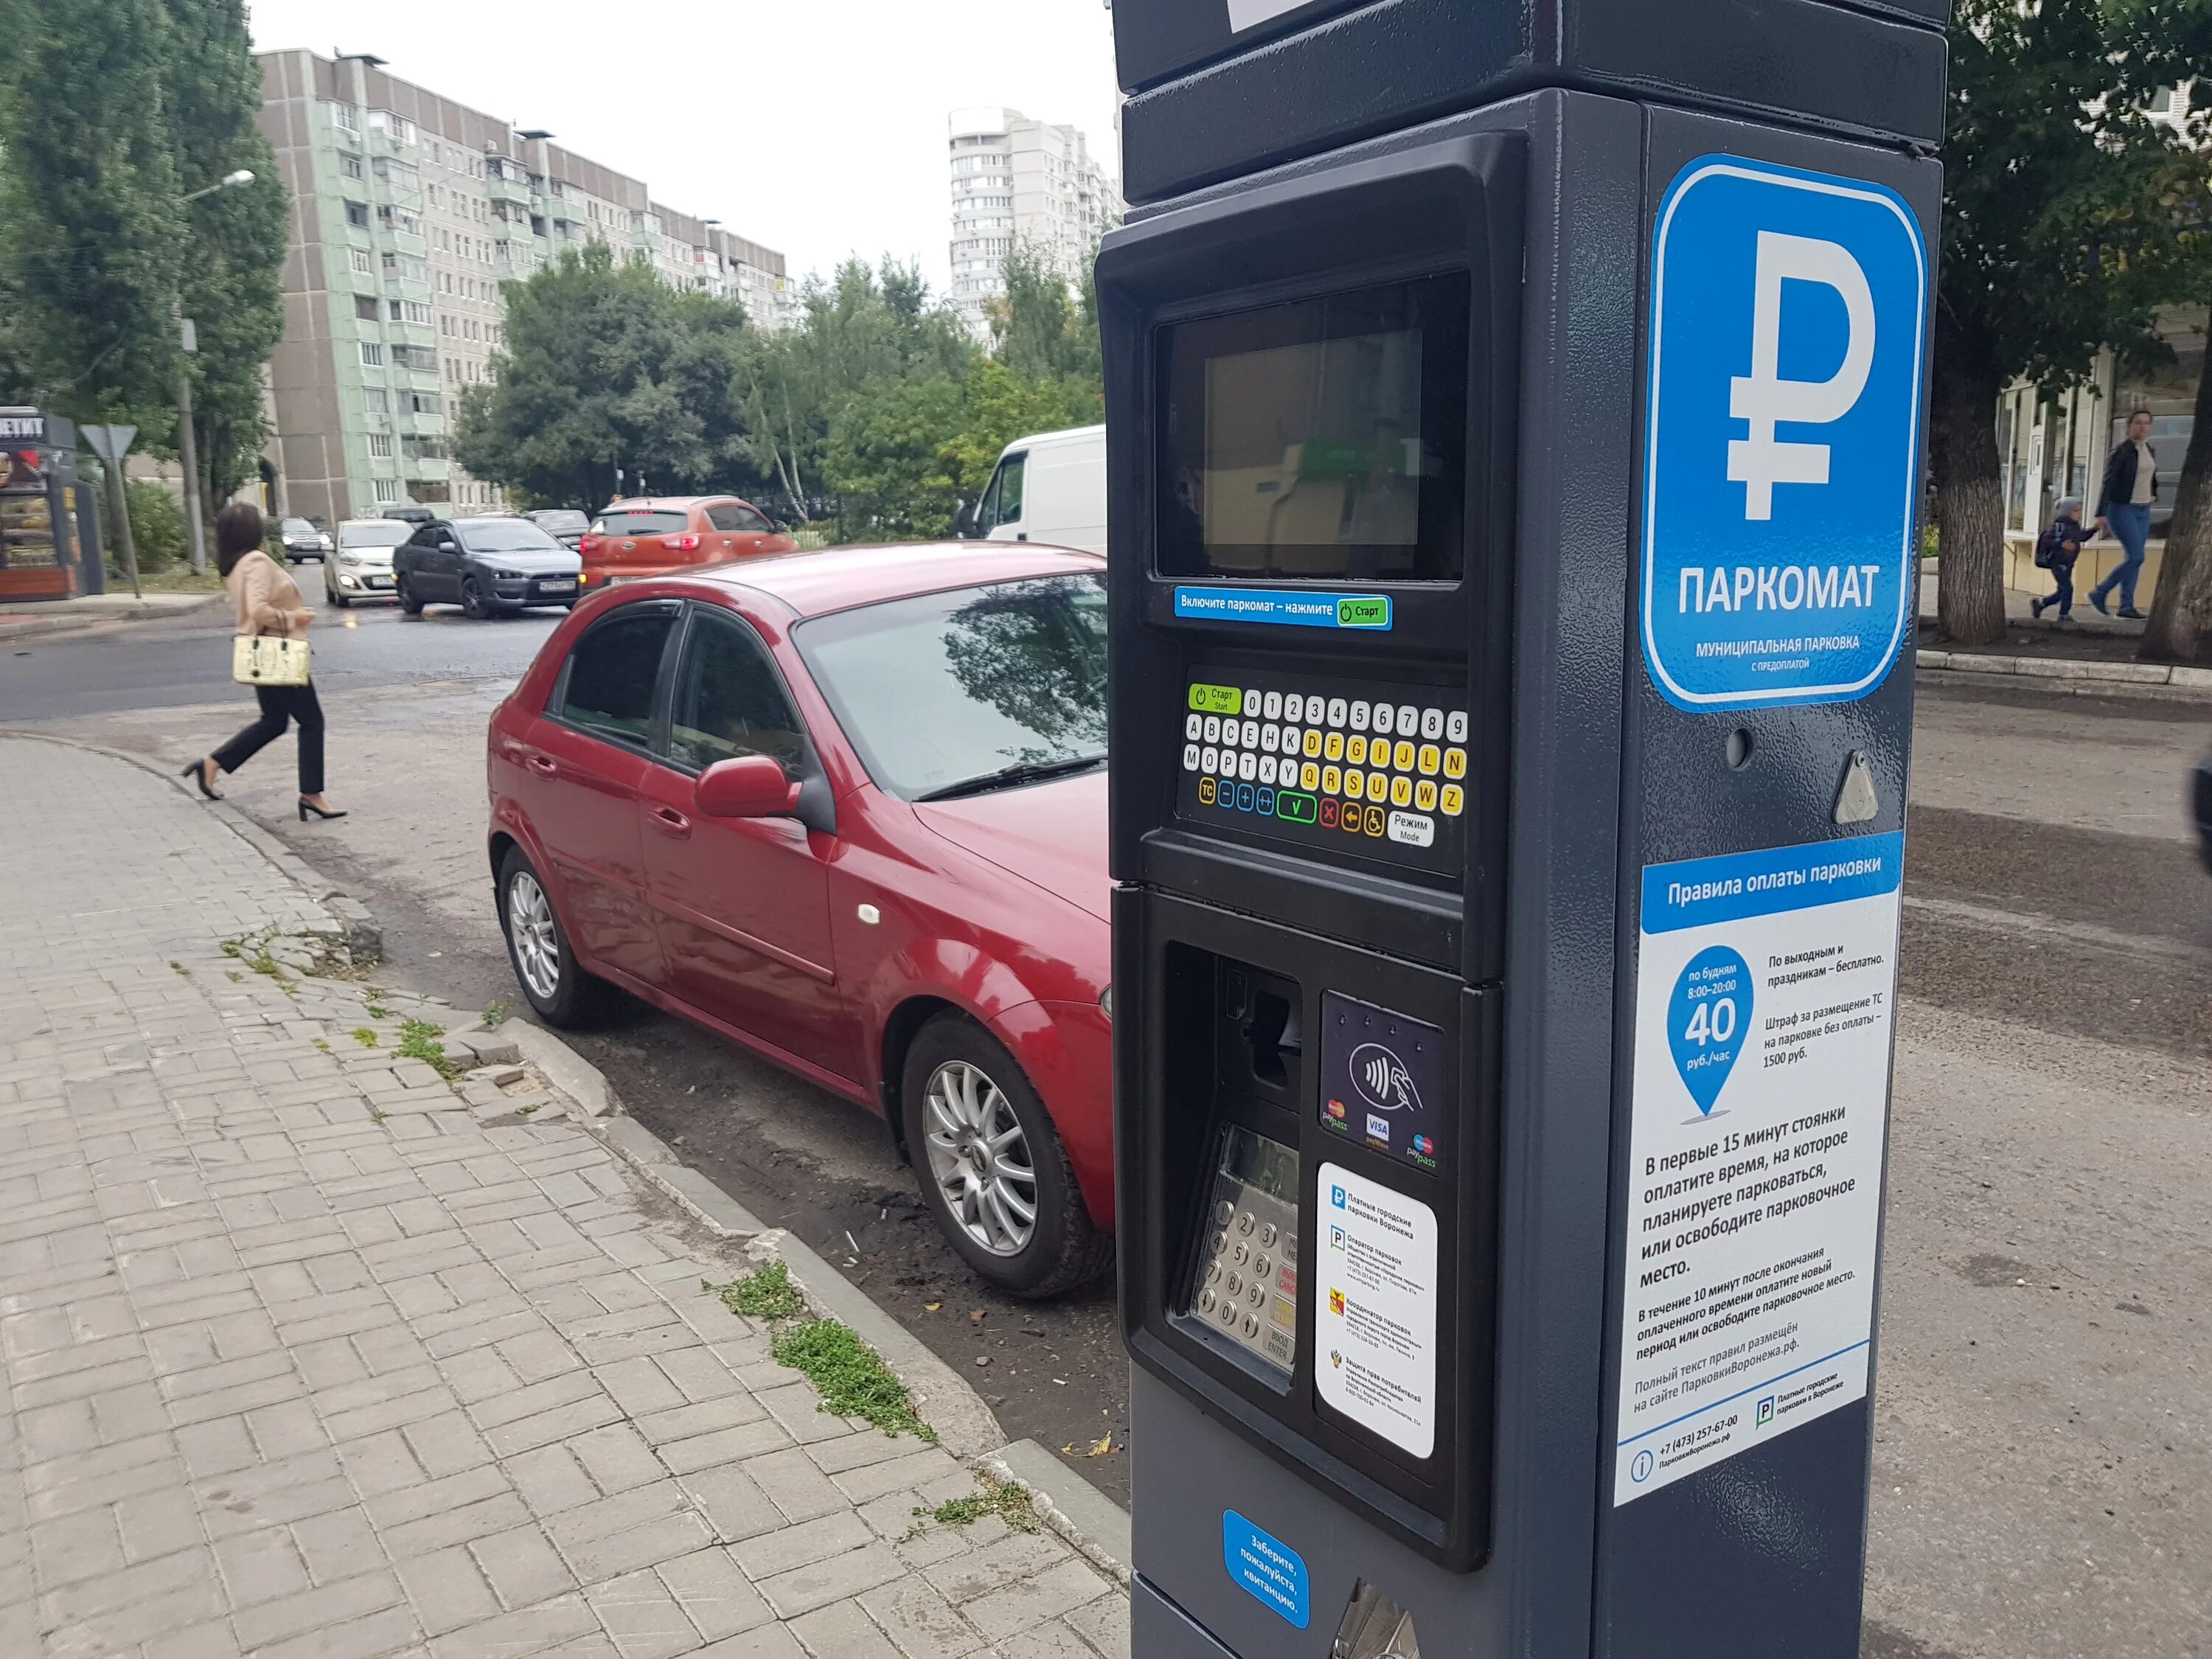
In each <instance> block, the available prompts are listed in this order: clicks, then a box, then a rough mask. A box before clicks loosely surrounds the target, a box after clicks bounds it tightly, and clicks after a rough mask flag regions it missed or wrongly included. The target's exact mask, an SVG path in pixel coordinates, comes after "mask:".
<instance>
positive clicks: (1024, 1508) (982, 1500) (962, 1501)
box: [914, 1470, 1038, 1532]
mask: <svg viewBox="0 0 2212 1659" xmlns="http://www.w3.org/2000/svg"><path fill="white" fill-rule="evenodd" d="M975 1486H976V1491H975V1492H974V1493H973V1494H971V1495H970V1496H969V1497H966V1498H948V1499H946V1500H945V1502H944V1503H942V1504H939V1505H938V1506H937V1507H936V1508H935V1509H929V1508H927V1507H917V1508H916V1509H915V1511H914V1512H915V1516H917V1517H926V1518H927V1519H929V1520H932V1521H934V1522H937V1523H938V1524H939V1525H940V1526H945V1527H969V1526H973V1525H974V1524H975V1522H978V1521H981V1519H982V1518H983V1517H984V1516H987V1515H995V1516H998V1517H999V1519H1000V1520H1001V1521H1003V1522H1006V1524H1007V1525H1008V1526H1010V1527H1012V1528H1013V1529H1014V1530H1015V1531H1016V1532H1035V1531H1036V1529H1037V1525H1038V1522H1037V1512H1036V1504H1033V1503H1031V1502H1030V1495H1029V1493H1028V1492H1027V1491H1026V1490H1024V1488H1022V1487H1020V1486H1016V1485H1015V1484H1014V1483H1013V1482H1012V1481H1011V1480H1000V1479H999V1478H998V1477H997V1476H996V1475H992V1474H983V1473H982V1472H981V1470H978V1471H977V1472H976V1475H975Z"/></svg>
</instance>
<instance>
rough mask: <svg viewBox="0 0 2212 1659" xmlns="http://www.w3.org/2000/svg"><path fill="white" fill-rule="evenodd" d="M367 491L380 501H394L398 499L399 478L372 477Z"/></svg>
mask: <svg viewBox="0 0 2212 1659" xmlns="http://www.w3.org/2000/svg"><path fill="white" fill-rule="evenodd" d="M369 492H370V494H372V495H374V496H375V497H376V499H377V500H378V501H398V499H399V480H398V479H397V478H373V479H371V480H370V481H369Z"/></svg>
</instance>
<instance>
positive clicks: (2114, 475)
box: [2089, 409, 2158, 621]
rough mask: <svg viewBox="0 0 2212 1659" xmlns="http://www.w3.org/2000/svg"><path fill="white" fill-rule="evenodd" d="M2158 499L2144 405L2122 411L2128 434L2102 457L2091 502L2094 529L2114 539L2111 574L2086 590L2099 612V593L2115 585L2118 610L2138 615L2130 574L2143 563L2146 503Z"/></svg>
mask: <svg viewBox="0 0 2212 1659" xmlns="http://www.w3.org/2000/svg"><path fill="white" fill-rule="evenodd" d="M2157 499H2158V452H2157V451H2156V450H2154V449H2153V448H2152V447H2150V410H2147V409H2138V410H2136V411H2135V412H2134V413H2133V414H2131V415H2130V416H2128V435H2127V436H2126V437H2124V438H2123V439H2121V440H2120V441H2119V442H2118V443H2117V444H2115V445H2113V446H2112V454H2111V456H2110V457H2109V458H2108V459H2106V462H2105V488H2104V493H2103V494H2102V495H2100V496H2099V497H2098V501H2097V528H2098V529H2100V530H2101V531H2104V532H2106V534H2108V535H2112V536H2117V537H2118V538H2119V541H2120V562H2119V566H2118V568H2117V569H2115V570H2114V571H2113V572H2112V574H2111V575H2109V576H2107V577H2106V578H2105V580H2102V581H2100V582H2099V583H2098V584H2097V585H2096V586H2094V587H2093V588H2091V589H2090V590H2089V603H2090V604H2091V605H2094V606H2096V607H2097V609H2098V610H2099V611H2104V614H2105V615H2106V616H2108V617H2109V616H2111V615H2112V612H2111V611H2105V596H2106V594H2108V593H2110V592H2112V590H2113V589H2114V588H2115V587H2117V588H2118V589H2119V590H2120V610H2119V614H2120V615H2121V616H2123V617H2127V618H2129V619H2130V621H2137V620H2140V619H2141V618H2142V611H2138V610H2136V575H2137V574H2139V573H2140V572H2141V571H2142V567H2143V544H2144V543H2146V542H2148V540H2150V509H2151V503H2152V502H2154V501H2156V500H2157Z"/></svg>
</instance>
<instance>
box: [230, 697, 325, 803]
mask: <svg viewBox="0 0 2212 1659" xmlns="http://www.w3.org/2000/svg"><path fill="white" fill-rule="evenodd" d="M253 695H254V696H257V697H258V698H259V699H260V700H261V718H260V719H259V720H256V721H254V722H253V724H252V725H251V726H247V727H246V729H245V730H244V731H243V732H240V733H239V734H238V735H237V736H236V737H234V738H232V739H231V740H230V741H229V742H228V743H227V744H223V746H222V748H220V749H218V750H216V751H215V763H216V765H217V766H219V767H221V768H222V769H223V770H224V771H226V772H235V771H236V770H238V769H239V768H240V767H241V766H243V765H245V764H246V762H248V761H250V760H252V758H253V757H255V756H256V755H258V754H259V753H260V752H261V751H262V750H264V749H265V748H267V747H268V746H269V744H272V743H274V742H276V739H277V738H281V737H283V735H284V727H285V725H286V724H287V722H289V721H291V720H297V721H299V722H300V793H301V794H303V795H319V794H321V793H323V705H322V704H321V703H320V702H317V701H316V699H315V686H314V682H313V681H312V680H310V681H309V682H308V683H307V684H305V685H257V686H255V687H254V688H253Z"/></svg>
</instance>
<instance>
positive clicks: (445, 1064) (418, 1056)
mask: <svg viewBox="0 0 2212 1659" xmlns="http://www.w3.org/2000/svg"><path fill="white" fill-rule="evenodd" d="M445 1035H446V1028H445V1027H444V1026H442V1025H433V1024H431V1023H430V1022H429V1021H428V1020H427V1019H410V1020H408V1021H406V1022H405V1023H404V1024H402V1025H401V1026H400V1028H399V1046H398V1048H395V1049H393V1050H392V1052H393V1053H394V1054H398V1056H399V1057H400V1058H401V1059H402V1060H421V1061H422V1062H423V1063H424V1064H425V1065H427V1066H430V1067H431V1068H432V1069H433V1070H435V1072H436V1073H438V1075H439V1076H440V1077H441V1078H443V1079H446V1081H447V1082H448V1083H451V1082H452V1081H453V1079H455V1078H457V1077H459V1076H460V1074H461V1073H464V1072H465V1071H467V1070H468V1067H467V1066H464V1065H462V1064H461V1062H460V1061H459V1060H448V1059H447V1058H446V1045H445V1044H444V1043H442V1042H439V1041H438V1039H439V1038H440V1037H441V1036H445Z"/></svg>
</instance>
